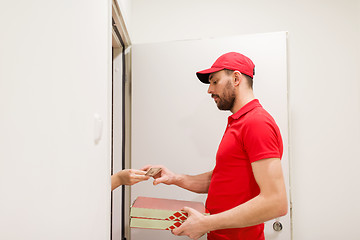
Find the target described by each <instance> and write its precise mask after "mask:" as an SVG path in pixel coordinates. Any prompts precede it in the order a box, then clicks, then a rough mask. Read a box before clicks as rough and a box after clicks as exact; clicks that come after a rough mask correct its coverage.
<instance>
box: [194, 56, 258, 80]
mask: <svg viewBox="0 0 360 240" xmlns="http://www.w3.org/2000/svg"><path fill="white" fill-rule="evenodd" d="M224 69H228V70H233V71H239V72H241V73H243V74H245V75H248V76H250V77H251V78H252V77H253V76H254V75H255V64H254V63H253V62H252V61H251V59H250V58H248V57H246V56H244V55H242V54H240V53H237V52H229V53H225V54H223V55H221V56H220V57H219V58H218V59H216V61H215V62H214V64H213V65H212V66H211V68H209V69H205V70H202V71H199V72H197V73H196V76H197V77H198V78H199V80H200V81H201V82H203V83H209V75H210V73H214V72H218V71H221V70H224Z"/></svg>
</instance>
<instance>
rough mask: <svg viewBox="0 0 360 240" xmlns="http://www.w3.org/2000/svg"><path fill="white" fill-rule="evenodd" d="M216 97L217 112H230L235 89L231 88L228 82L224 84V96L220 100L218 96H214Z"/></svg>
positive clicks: (233, 101)
mask: <svg viewBox="0 0 360 240" xmlns="http://www.w3.org/2000/svg"><path fill="white" fill-rule="evenodd" d="M215 96H217V97H218V99H219V100H218V102H217V104H216V105H217V107H218V109H219V110H224V111H226V110H231V109H232V107H233V106H234V103H235V89H234V88H233V87H232V85H231V83H230V82H228V83H227V84H226V87H225V90H224V94H223V96H222V97H221V98H220V96H219V95H215Z"/></svg>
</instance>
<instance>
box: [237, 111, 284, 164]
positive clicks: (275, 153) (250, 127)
mask: <svg viewBox="0 0 360 240" xmlns="http://www.w3.org/2000/svg"><path fill="white" fill-rule="evenodd" d="M247 120H248V121H246V122H245V123H244V124H245V125H244V131H243V136H242V139H243V144H244V148H245V151H246V153H247V154H248V157H249V160H250V162H255V161H258V160H261V159H265V158H281V156H282V140H281V136H280V131H279V129H278V127H277V125H276V123H275V121H274V120H273V119H272V118H271V116H263V115H260V116H256V115H255V116H252V117H251V118H249V119H247Z"/></svg>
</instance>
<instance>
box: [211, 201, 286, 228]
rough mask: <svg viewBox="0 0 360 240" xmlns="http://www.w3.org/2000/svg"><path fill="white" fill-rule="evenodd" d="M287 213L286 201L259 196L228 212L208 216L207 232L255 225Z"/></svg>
mask: <svg viewBox="0 0 360 240" xmlns="http://www.w3.org/2000/svg"><path fill="white" fill-rule="evenodd" d="M286 213H287V199H286V197H285V196H282V197H276V196H275V197H270V198H269V197H265V196H262V195H261V194H260V195H258V196H257V197H255V198H253V199H251V200H249V201H248V202H246V203H244V204H241V205H239V206H237V207H235V208H233V209H230V210H228V211H225V212H222V213H219V214H214V215H211V216H208V219H207V224H208V227H209V230H211V231H213V230H217V229H226V228H242V227H248V226H253V225H257V224H260V223H263V222H265V221H268V220H270V219H273V218H277V217H280V216H283V215H285V214H286Z"/></svg>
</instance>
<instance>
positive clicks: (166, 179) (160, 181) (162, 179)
mask: <svg viewBox="0 0 360 240" xmlns="http://www.w3.org/2000/svg"><path fill="white" fill-rule="evenodd" d="M168 180H169V178H168V177H166V176H163V177H160V178H156V179H155V180H154V183H153V184H154V185H158V184H159V183H166V181H168Z"/></svg>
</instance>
